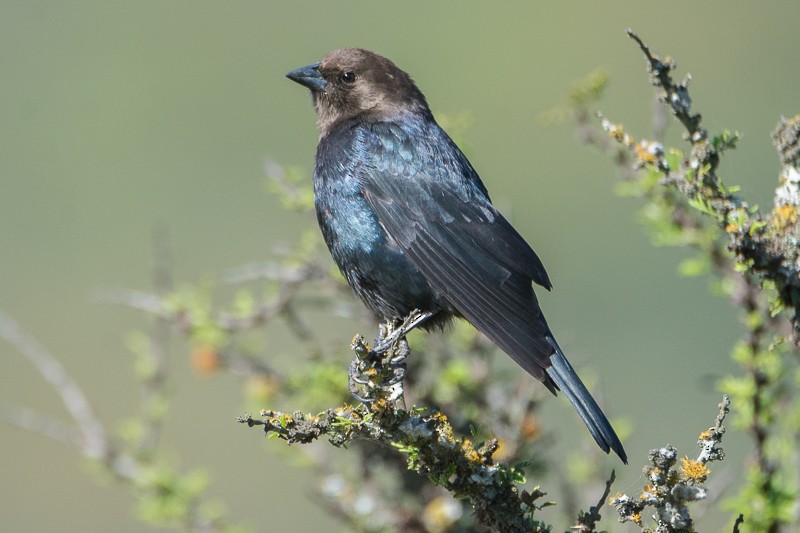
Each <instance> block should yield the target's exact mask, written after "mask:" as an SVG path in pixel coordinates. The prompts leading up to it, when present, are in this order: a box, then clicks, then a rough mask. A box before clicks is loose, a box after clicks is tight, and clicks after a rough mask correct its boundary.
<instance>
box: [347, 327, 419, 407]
mask: <svg viewBox="0 0 800 533" xmlns="http://www.w3.org/2000/svg"><path fill="white" fill-rule="evenodd" d="M351 347H352V348H353V351H354V352H355V353H356V357H355V359H353V361H352V362H351V363H350V368H349V371H348V376H349V389H350V393H351V394H352V395H353V397H354V398H356V399H357V400H358V401H360V402H361V403H364V404H367V405H371V404H373V403H375V402H376V401H378V400H380V399H384V400H386V401H389V402H392V403H393V404H394V405H396V406H397V407H400V408H404V406H405V400H404V398H403V394H404V389H403V380H404V379H405V377H406V372H407V367H406V365H405V363H404V361H405V359H406V357H408V354H409V352H410V350H409V347H408V342H406V340H405V337H401V338H400V339H399V340H395V341H394V342H392V343H391V344H389V346H388V348H385V349H384V350H383V352H378V351H376V350H370V349H369V346H367V344H366V343H365V342H364V337H362V336H361V335H357V336H356V337H355V338H354V339H353V342H352V345H351Z"/></svg>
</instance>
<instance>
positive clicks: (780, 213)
mask: <svg viewBox="0 0 800 533" xmlns="http://www.w3.org/2000/svg"><path fill="white" fill-rule="evenodd" d="M797 215H798V213H797V207H795V206H793V205H781V206H777V207H776V208H775V209H773V211H772V225H773V226H775V227H776V228H778V229H784V228H786V227H787V226H790V225H792V224H794V223H796V222H797Z"/></svg>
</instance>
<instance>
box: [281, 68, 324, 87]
mask: <svg viewBox="0 0 800 533" xmlns="http://www.w3.org/2000/svg"><path fill="white" fill-rule="evenodd" d="M319 65H320V64H319V63H314V64H313V65H308V66H307V67H303V68H299V69H297V70H293V71H291V72H290V73H288V74H287V75H286V77H287V78H289V79H290V80H292V81H294V82H297V83H299V84H300V85H303V86H305V87H308V88H309V89H311V90H312V91H321V90H323V89H325V86H326V85H327V84H328V82H327V81H325V78H323V77H322V74H320V72H319Z"/></svg>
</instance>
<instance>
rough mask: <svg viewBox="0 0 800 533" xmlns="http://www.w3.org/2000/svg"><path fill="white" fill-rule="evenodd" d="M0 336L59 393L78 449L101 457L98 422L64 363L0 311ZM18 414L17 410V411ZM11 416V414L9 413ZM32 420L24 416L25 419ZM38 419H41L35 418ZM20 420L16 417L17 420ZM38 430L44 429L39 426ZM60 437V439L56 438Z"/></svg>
mask: <svg viewBox="0 0 800 533" xmlns="http://www.w3.org/2000/svg"><path fill="white" fill-rule="evenodd" d="M0 337H2V338H3V339H5V340H6V342H8V343H9V344H11V345H13V346H14V347H15V348H16V349H17V351H19V353H20V354H22V356H23V357H24V358H25V359H27V360H28V361H29V362H30V363H31V364H32V365H33V366H34V367H35V368H36V370H37V371H38V372H39V374H40V375H41V376H42V377H43V378H44V379H45V381H47V382H48V383H50V385H51V386H52V387H53V390H55V391H56V393H57V394H58V395H59V396H61V401H62V402H63V404H64V407H66V408H67V411H69V413H70V415H71V416H72V419H73V420H75V423H76V424H77V426H78V430H79V432H80V437H81V438H80V448H81V450H82V451H83V453H84V454H85V455H86V456H87V457H89V458H91V459H104V458H107V457H108V456H109V454H110V453H111V450H110V446H109V442H108V440H107V438H106V432H105V429H104V428H103V424H102V422H100V419H98V418H97V415H96V414H95V413H94V409H92V405H91V404H90V403H89V400H88V399H87V398H86V395H85V394H84V393H83V390H82V389H81V388H80V386H79V385H78V384H77V383H76V382H75V381H74V380H73V379H72V377H70V375H69V374H68V373H67V371H66V369H65V368H64V366H63V365H62V364H61V363H60V362H59V361H58V359H56V358H55V357H54V356H53V355H52V354H51V353H50V352H49V351H47V350H46V349H45V347H44V346H42V345H41V344H39V342H38V341H37V340H36V339H35V338H33V337H32V336H30V335H29V334H28V333H27V332H26V331H25V330H23V329H22V328H21V327H20V326H19V324H17V323H16V322H15V321H14V320H12V319H11V318H10V317H8V316H6V315H5V314H3V313H2V312H0ZM17 414H20V413H17ZM12 418H13V415H12ZM34 420H36V419H35V418H34V419H31V418H28V420H27V421H28V422H33V421H34ZM39 420H41V419H39ZM21 421H22V420H21V419H20V418H19V417H17V422H21ZM40 432H41V433H47V430H45V429H41V430H40ZM59 440H61V439H59Z"/></svg>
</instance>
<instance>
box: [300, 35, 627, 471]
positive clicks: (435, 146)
mask: <svg viewBox="0 0 800 533" xmlns="http://www.w3.org/2000/svg"><path fill="white" fill-rule="evenodd" d="M287 77H288V78H290V79H291V80H293V81H295V82H297V83H299V84H301V85H304V86H305V87H308V88H309V89H310V90H311V95H312V97H313V101H314V106H315V108H316V111H317V125H318V126H319V129H320V139H319V145H318V146H317V158H316V165H315V168H314V198H315V205H316V210H317V219H318V221H319V225H320V227H321V228H322V233H323V236H324V238H325V242H326V243H327V244H328V248H329V249H330V252H331V255H332V256H333V259H334V261H335V262H336V264H337V265H338V266H339V269H340V270H341V271H342V274H343V275H344V277H345V278H347V281H348V282H349V283H350V286H351V287H352V288H353V290H354V291H355V293H356V294H357V295H358V296H359V297H360V298H361V299H362V300H363V301H364V303H365V304H366V305H367V306H368V307H369V308H371V309H372V310H373V311H374V312H375V313H377V314H378V315H379V316H380V317H382V318H383V319H385V320H387V321H391V322H394V323H399V322H400V321H401V320H403V319H404V318H406V317H407V316H408V315H409V314H410V313H412V312H413V311H415V310H419V311H422V312H424V316H423V318H426V319H427V320H426V321H425V322H424V323H422V327H424V328H428V329H430V328H432V327H438V326H441V325H442V324H443V323H446V322H447V321H448V320H449V319H451V318H452V317H462V318H465V319H466V320H468V321H469V322H470V323H472V325H474V326H475V327H476V328H477V329H478V330H480V331H481V332H483V333H484V334H485V335H486V336H487V337H489V338H490V339H491V340H492V341H493V342H495V343H496V344H497V345H498V346H499V347H500V348H502V350H503V351H505V352H506V353H507V354H508V355H510V356H511V357H512V358H513V359H514V360H515V361H516V362H517V363H518V364H519V365H520V366H522V368H524V369H525V370H526V371H528V373H530V374H531V375H532V376H534V377H535V378H536V379H538V380H540V381H542V382H543V383H544V384H545V386H546V387H547V388H548V389H550V391H551V392H553V393H554V394H555V393H556V391H557V390H561V391H563V392H564V394H565V395H566V397H567V398H568V399H569V401H570V402H571V403H572V405H573V406H574V407H575V409H576V410H577V411H578V414H579V415H580V416H581V418H582V419H583V421H584V423H585V424H586V426H587V427H588V428H589V431H590V433H591V434H592V436H593V437H594V439H595V441H597V444H598V445H600V448H602V449H603V450H604V451H605V452H607V453H608V451H609V450H613V451H614V452H616V454H617V455H618V456H619V457H620V459H622V461H623V462H627V457H626V455H625V450H624V449H623V448H622V444H621V443H620V441H619V438H618V437H617V435H616V433H614V430H613V428H612V427H611V424H610V423H609V422H608V419H607V418H606V416H605V415H604V414H603V411H602V410H601V409H600V407H599V406H598V405H597V402H595V400H594V398H592V396H591V394H589V391H587V390H586V387H585V386H584V384H583V383H582V382H581V380H580V378H579V377H578V375H577V374H576V373H575V370H573V368H572V366H571V365H570V364H569V362H568V361H567V358H566V357H565V356H564V354H563V353H562V351H561V348H559V346H558V344H557V343H556V340H555V338H554V337H553V334H552V332H551V331H550V328H549V327H548V325H547V322H546V321H545V318H544V315H543V314H542V311H541V309H540V308H539V303H538V301H537V299H536V295H535V294H534V292H533V287H532V283H537V284H539V285H541V286H543V287H544V288H546V289H548V290H549V289H550V288H551V284H550V280H549V279H548V277H547V273H546V272H545V270H544V266H543V265H542V262H541V261H540V260H539V258H538V257H537V256H536V253H534V251H533V250H532V249H531V247H530V246H529V245H528V244H527V243H526V242H525V240H524V239H523V238H522V237H521V236H520V235H519V233H517V231H516V230H515V229H514V228H513V226H512V225H511V224H510V223H509V222H508V221H507V220H506V219H505V218H503V215H501V214H500V213H499V212H498V211H497V209H495V207H494V206H493V205H492V203H491V200H490V199H489V194H488V193H487V191H486V187H484V185H483V182H482V181H481V179H480V177H479V176H478V174H477V173H476V172H475V169H473V168H472V165H471V164H470V162H469V161H468V160H467V158H466V157H465V156H464V154H463V153H462V152H461V150H459V148H458V147H457V146H456V145H455V143H454V142H453V141H452V140H451V139H450V137H449V136H448V135H447V133H445V132H444V131H443V130H442V129H441V128H440V127H439V125H438V124H437V123H436V120H434V118H433V115H432V113H431V110H430V108H429V107H428V103H427V102H426V100H425V97H424V96H423V94H422V93H421V92H420V90H419V89H418V88H417V86H416V85H415V84H414V82H413V81H412V79H411V78H410V77H409V75H408V74H406V73H405V72H403V71H402V70H400V69H399V68H397V67H396V66H395V65H394V63H392V62H391V61H389V60H388V59H386V58H385V57H381V56H379V55H378V54H375V53H372V52H369V51H367V50H362V49H358V48H343V49H340V50H335V51H333V52H331V53H329V54H328V55H327V56H325V57H324V58H323V59H322V61H321V62H319V63H315V64H313V65H309V66H307V67H303V68H300V69H297V70H295V71H292V72H290V73H289V74H287Z"/></svg>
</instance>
